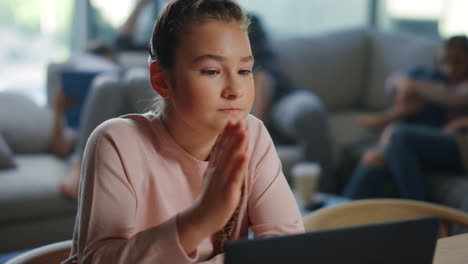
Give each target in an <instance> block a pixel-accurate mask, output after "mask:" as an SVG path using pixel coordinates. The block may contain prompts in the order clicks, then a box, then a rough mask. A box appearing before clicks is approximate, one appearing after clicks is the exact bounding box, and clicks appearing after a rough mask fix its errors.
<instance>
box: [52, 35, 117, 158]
mask: <svg viewBox="0 0 468 264" xmlns="http://www.w3.org/2000/svg"><path fill="white" fill-rule="evenodd" d="M70 63H71V64H72V66H71V68H72V69H73V70H77V71H95V70H98V71H117V70H118V69H119V66H118V64H117V59H116V54H115V51H114V49H113V48H111V47H110V46H108V45H105V44H103V43H99V42H92V43H89V44H88V46H87V47H86V49H85V52H83V53H78V54H75V55H74V56H72V58H71V59H70ZM73 104H74V99H73V98H70V97H66V96H65V95H64V94H63V91H62V87H60V89H57V91H55V94H54V99H53V113H54V119H53V120H54V121H53V127H52V131H51V135H50V140H49V150H50V152H52V153H53V154H55V155H57V156H58V157H61V158H67V157H68V156H69V155H70V153H71V152H72V151H73V149H74V145H75V142H76V136H77V133H78V132H77V131H75V130H74V129H72V128H69V127H67V125H66V124H65V113H66V111H67V110H68V109H69V108H70V107H71V106H72V105H73Z"/></svg>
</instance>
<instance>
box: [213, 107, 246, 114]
mask: <svg viewBox="0 0 468 264" xmlns="http://www.w3.org/2000/svg"><path fill="white" fill-rule="evenodd" d="M218 111H220V112H223V113H238V112H241V111H242V109H240V108H224V109H219V110H218Z"/></svg>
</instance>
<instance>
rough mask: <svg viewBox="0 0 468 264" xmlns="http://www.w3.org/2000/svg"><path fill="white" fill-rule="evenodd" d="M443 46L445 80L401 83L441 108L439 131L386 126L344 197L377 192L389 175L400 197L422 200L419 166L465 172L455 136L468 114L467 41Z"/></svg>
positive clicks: (463, 148) (461, 148)
mask: <svg viewBox="0 0 468 264" xmlns="http://www.w3.org/2000/svg"><path fill="white" fill-rule="evenodd" d="M444 50H445V56H442V58H444V59H443V60H442V62H441V69H442V70H443V71H444V72H445V73H446V75H447V76H449V79H450V84H448V85H445V84H443V83H431V82H422V81H412V80H408V79H405V80H403V84H402V87H403V91H404V92H405V93H409V94H411V95H412V96H414V97H415V98H420V99H419V100H423V101H431V102H434V103H437V104H439V105H442V106H444V107H445V109H446V111H447V113H448V114H447V116H448V119H447V120H448V121H447V122H445V123H444V124H443V125H442V128H443V130H442V129H441V128H439V127H438V126H428V125H427V124H424V123H423V124H415V123H413V124H400V125H397V126H395V127H394V128H393V129H387V130H386V131H385V132H384V133H386V134H384V135H383V136H382V138H381V142H380V146H378V147H377V148H375V149H371V150H368V151H367V152H366V153H365V154H364V155H363V157H362V159H361V162H360V164H359V165H358V167H357V168H356V169H355V170H354V173H353V175H352V177H351V179H350V181H349V184H348V186H347V187H346V188H345V190H344V195H345V196H346V197H349V198H353V199H357V198H367V197H373V196H376V195H379V194H381V188H380V187H382V185H383V183H384V182H385V179H390V180H392V181H393V182H395V183H396V185H397V188H398V190H399V191H400V194H401V196H402V197H404V198H410V199H421V200H424V199H428V194H427V192H426V191H425V186H424V185H425V184H424V177H423V176H422V169H423V168H425V169H429V170H430V169H433V170H435V171H441V170H444V169H445V170H447V172H451V171H452V170H455V171H463V170H464V164H465V163H464V158H463V157H465V156H464V155H465V154H463V153H464V152H465V151H466V150H467V148H466V146H465V145H464V143H462V142H464V140H460V139H458V138H459V134H460V133H459V132H460V131H462V130H463V128H465V125H466V124H467V123H466V121H464V120H466V115H465V114H466V113H467V112H468V40H467V38H466V37H462V36H458V37H453V38H450V39H449V40H448V41H447V42H446V44H445V48H444ZM413 113H414V112H413ZM444 131H446V132H450V133H449V134H447V133H446V132H444ZM455 132H456V133H455ZM401 138H404V141H402V139H401ZM439 144H440V145H439ZM448 146H450V148H448ZM408 153H411V154H408ZM457 161H458V162H457ZM451 162H452V163H451ZM453 162H455V163H457V164H453ZM439 165H440V166H439ZM450 166H453V168H450Z"/></svg>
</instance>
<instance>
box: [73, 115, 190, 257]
mask: <svg viewBox="0 0 468 264" xmlns="http://www.w3.org/2000/svg"><path fill="white" fill-rule="evenodd" d="M106 123H108V122H106ZM106 123H105V124H106ZM106 128H109V127H105V125H104V128H103V126H102V125H101V127H99V128H98V131H97V132H95V133H93V134H92V136H91V138H90V140H89V141H88V145H87V147H86V151H85V156H84V162H83V168H82V171H83V174H82V184H81V189H80V204H79V209H78V216H77V222H76V227H75V229H76V231H75V237H74V247H73V249H72V254H71V257H70V258H69V259H68V260H67V261H66V262H65V263H71V262H72V261H74V260H78V262H79V263H81V264H85V263H113V264H115V263H195V262H196V261H197V259H198V253H197V251H194V252H192V254H190V255H191V256H188V255H187V254H186V253H185V251H184V249H183V248H182V246H181V243H180V241H179V235H178V230H177V215H176V216H173V217H172V218H170V219H169V220H166V221H165V222H162V223H161V224H160V225H158V226H155V227H152V228H149V229H147V230H145V231H142V232H139V233H136V231H135V227H134V226H135V221H136V212H137V207H138V200H137V199H136V195H135V192H134V188H133V187H132V184H131V179H130V178H129V177H128V174H127V171H126V167H125V162H124V160H123V159H122V155H124V152H125V150H126V149H125V148H122V147H119V144H118V142H116V140H115V138H117V136H118V137H122V136H125V135H123V134H122V131H119V130H121V129H120V127H117V129H114V131H113V132H116V131H118V134H117V133H114V134H113V133H112V127H110V129H106ZM114 128H115V127H114ZM127 136H128V135H127ZM125 138H128V137H125Z"/></svg>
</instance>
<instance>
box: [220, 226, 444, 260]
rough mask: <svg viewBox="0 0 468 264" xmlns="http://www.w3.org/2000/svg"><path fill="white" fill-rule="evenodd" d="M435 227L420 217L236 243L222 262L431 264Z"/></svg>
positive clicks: (229, 244)
mask: <svg viewBox="0 0 468 264" xmlns="http://www.w3.org/2000/svg"><path fill="white" fill-rule="evenodd" d="M439 226H440V219H439V218H438V217H424V218H415V219H409V220H400V221H394V222H385V223H378V224H370V225H364V226H355V227H347V228H340V229H333V230H325V231H317V232H310V233H305V234H299V235H290V236H283V237H271V238H259V239H254V240H246V239H245V240H236V241H231V242H229V243H228V244H227V245H226V254H225V264H261V263H268V264H280V263H281V264H284V263H293V264H303V263H304V264H305V263H313V264H322V263H327V264H343V263H379V264H387V263H388V264H395V263H399V264H402V263H403V264H404V263H408V264H409V263H411V264H415V263H421V264H426V263H427V264H431V263H432V258H433V255H434V250H435V246H436V242H437V238H438V234H439Z"/></svg>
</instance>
